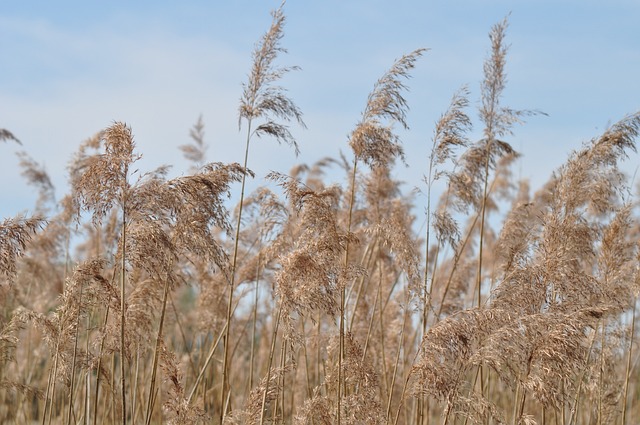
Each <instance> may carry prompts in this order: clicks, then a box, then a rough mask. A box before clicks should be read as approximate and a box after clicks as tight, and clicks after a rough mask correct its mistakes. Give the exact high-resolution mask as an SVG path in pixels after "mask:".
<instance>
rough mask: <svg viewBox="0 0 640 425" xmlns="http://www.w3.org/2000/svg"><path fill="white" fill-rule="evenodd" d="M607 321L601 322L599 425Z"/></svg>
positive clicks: (599, 420)
mask: <svg viewBox="0 0 640 425" xmlns="http://www.w3.org/2000/svg"><path fill="white" fill-rule="evenodd" d="M604 325H605V323H604V320H603V321H602V322H601V329H602V331H601V334H600V378H599V381H600V385H599V386H598V387H599V388H598V425H602V387H603V385H604V340H605V327H604Z"/></svg>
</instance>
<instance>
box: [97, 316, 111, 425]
mask: <svg viewBox="0 0 640 425" xmlns="http://www.w3.org/2000/svg"><path fill="white" fill-rule="evenodd" d="M108 319H109V305H108V304H107V311H106V313H105V315H104V323H103V325H102V327H103V328H105V327H106V326H107V320H108ZM104 340H105V338H104V336H103V338H102V341H100V354H99V355H98V367H97V372H96V374H97V375H98V376H96V395H95V398H96V401H95V403H94V405H93V425H96V424H97V421H98V395H99V394H100V377H101V373H100V370H101V368H102V354H103V352H104ZM105 410H106V409H105Z"/></svg>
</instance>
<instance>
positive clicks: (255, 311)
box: [249, 247, 262, 390]
mask: <svg viewBox="0 0 640 425" xmlns="http://www.w3.org/2000/svg"><path fill="white" fill-rule="evenodd" d="M258 252H260V247H258ZM261 259H262V258H261V254H258V264H257V266H256V268H257V270H256V291H255V293H256V297H255V299H254V300H253V312H252V316H253V325H252V329H251V355H250V358H249V390H251V388H253V374H254V371H253V368H254V363H255V351H256V330H257V329H256V327H257V326H256V325H257V321H258V298H259V293H260V286H259V282H260V262H261Z"/></svg>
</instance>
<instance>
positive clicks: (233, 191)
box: [0, 8, 640, 425]
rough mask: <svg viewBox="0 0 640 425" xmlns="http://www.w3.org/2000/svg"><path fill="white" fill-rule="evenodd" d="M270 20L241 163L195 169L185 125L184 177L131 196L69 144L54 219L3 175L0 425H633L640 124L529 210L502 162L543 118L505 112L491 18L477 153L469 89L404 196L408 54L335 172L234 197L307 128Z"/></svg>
mask: <svg viewBox="0 0 640 425" xmlns="http://www.w3.org/2000/svg"><path fill="white" fill-rule="evenodd" d="M272 16H273V22H272V25H271V27H270V29H269V30H268V31H267V32H266V33H265V35H264V36H263V38H262V39H261V40H260V41H259V42H258V43H257V45H256V47H255V51H254V52H253V67H252V69H251V71H250V73H249V76H248V81H247V82H246V83H245V84H244V86H243V92H242V94H241V98H240V107H239V122H240V128H241V134H242V135H243V136H242V138H243V140H244V143H246V154H245V157H244V160H243V163H242V164H239V163H234V164H222V163H207V162H206V143H205V140H204V124H203V122H202V120H198V122H197V123H196V124H195V125H194V127H193V128H192V130H191V139H192V141H191V142H189V144H187V145H184V146H180V149H181V150H182V151H183V153H184V155H185V157H186V158H187V159H188V160H190V161H191V164H192V167H191V169H190V170H189V172H188V173H185V174H183V175H182V176H180V177H177V178H169V177H168V167H162V168H159V169H157V170H153V171H150V172H146V173H140V172H139V171H137V169H136V168H137V167H136V165H135V163H136V161H137V160H138V159H139V158H140V155H139V154H138V153H137V152H136V148H135V143H134V138H133V135H132V130H131V128H130V127H128V126H127V125H125V124H124V123H120V122H116V123H113V124H112V125H111V126H110V127H108V128H106V129H105V130H103V131H100V132H99V133H97V134H96V135H95V136H94V137H92V138H90V139H88V140H87V141H85V142H84V143H83V144H82V145H81V146H80V148H79V150H78V152H77V154H75V156H74V157H73V159H72V160H71V161H70V163H69V167H68V175H69V187H70V191H69V194H68V195H66V196H64V197H63V198H61V199H55V197H54V188H53V185H52V183H51V180H50V179H49V177H48V175H47V173H46V172H45V170H44V169H43V167H42V166H40V165H39V164H38V163H37V162H36V161H34V160H33V159H32V158H31V157H30V156H29V155H27V154H26V153H21V154H19V160H20V165H21V167H22V170H23V176H24V177H25V178H26V179H27V180H28V182H29V183H30V184H32V185H34V186H35V187H36V188H37V190H38V193H39V198H38V201H37V204H36V205H35V207H34V211H35V213H34V215H31V216H26V215H21V216H17V217H12V218H6V219H4V220H3V221H2V222H0V299H1V300H2V302H1V306H2V307H1V308H2V310H1V313H2V314H1V315H0V422H2V423H17V424H32V423H33V424H38V423H39V424H42V425H48V424H67V425H69V424H123V425H124V424H156V423H170V424H194V423H213V424H220V423H222V424H260V425H263V424H300V425H302V424H305V425H329V424H338V425H340V424H342V425H347V424H392V425H396V424H420V425H423V424H436V423H442V424H467V423H470V424H514V425H515V424H528V425H530V424H556V425H560V424H561V425H570V424H598V425H602V424H634V423H638V422H639V421H640V379H639V377H640V371H639V370H638V357H639V354H638V353H639V350H638V346H637V345H638V344H637V341H638V338H637V336H636V334H637V331H636V329H635V326H634V325H635V318H636V316H637V315H638V313H637V311H636V306H637V304H638V301H637V298H638V292H639V289H640V261H639V260H640V257H639V253H640V250H639V249H638V243H639V242H640V226H639V225H638V224H639V222H638V215H637V212H638V211H637V206H638V204H637V199H636V198H634V196H633V191H632V188H631V186H632V182H631V181H630V180H629V179H628V178H627V176H625V174H624V173H622V172H621V171H620V168H619V163H620V161H621V160H623V159H624V158H625V157H626V155H627V153H628V152H630V151H633V150H634V149H635V145H634V141H635V139H636V137H637V136H638V131H639V130H640V113H635V114H632V115H628V116H626V117H623V118H622V120H620V121H619V122H617V123H615V124H613V125H611V126H610V127H609V128H608V129H607V130H606V131H604V133H603V134H601V135H599V136H597V137H595V138H593V139H592V140H590V141H589V142H587V143H585V144H584V146H582V147H581V148H580V149H579V150H576V151H574V152H573V153H572V154H571V155H570V156H569V157H568V159H567V161H566V163H565V164H564V165H562V166H561V167H560V168H559V169H557V170H556V171H555V172H554V173H553V175H552V176H551V177H550V179H549V180H548V182H547V183H546V184H545V185H544V186H543V187H541V188H540V189H539V190H537V191H536V192H534V193H531V190H530V188H529V186H528V184H527V182H526V181H517V180H516V179H515V178H514V177H513V175H512V174H511V171H510V170H511V167H512V166H513V164H514V162H515V161H516V160H517V158H518V153H517V152H516V151H515V150H514V149H513V148H512V146H511V144H509V143H508V142H506V141H505V139H508V138H510V137H512V136H513V134H512V131H513V127H514V126H515V125H517V124H519V123H521V122H522V121H523V120H524V119H525V118H526V117H527V116H531V115H536V114H538V113H537V112H536V111H526V110H514V109H511V108H509V107H505V106H504V105H502V104H501V100H502V97H503V96H502V95H503V91H504V89H505V81H506V77H505V59H506V54H507V48H506V45H505V42H504V36H505V31H506V28H507V21H506V20H505V21H502V22H500V23H498V24H496V25H495V26H494V27H493V28H492V29H491V31H490V34H489V39H490V41H491V46H490V51H489V54H488V55H487V59H486V62H485V65H484V79H483V81H482V83H481V86H480V102H479V111H478V112H479V117H480V120H479V124H480V127H481V128H482V131H481V135H480V137H478V138H476V139H475V140H474V138H472V133H473V128H472V125H473V123H472V120H471V118H470V117H469V115H468V114H469V104H470V101H469V98H470V91H469V89H468V88H466V87H462V88H461V89H460V90H459V91H458V92H457V93H455V94H454V96H453V98H452V100H451V103H450V105H449V106H448V108H447V109H446V112H444V113H443V114H442V116H441V118H440V119H439V120H438V121H437V122H436V123H435V129H434V132H433V134H432V136H431V137H428V136H427V137H426V138H425V139H427V140H428V143H429V144H430V145H431V146H432V148H431V151H430V152H431V153H430V155H429V157H428V158H425V170H424V181H423V182H422V183H421V186H420V187H421V189H422V190H421V194H420V195H419V196H416V195H415V193H403V191H402V190H401V189H402V186H401V184H400V183H399V182H398V181H396V180H394V178H393V172H392V170H393V167H394V165H395V164H396V162H398V161H399V162H401V161H403V147H402V144H401V141H400V139H399V137H398V135H397V133H396V132H395V130H394V129H395V128H397V127H404V128H406V127H407V115H406V113H407V110H408V105H407V103H406V101H405V98H404V97H403V94H404V93H405V91H406V89H407V87H406V83H407V78H408V77H409V76H410V71H411V70H412V69H413V68H414V66H415V65H416V62H417V60H418V59H419V58H420V56H421V55H423V53H425V51H424V50H423V49H419V50H416V51H413V52H411V53H409V54H407V55H404V56H402V57H401V58H400V59H399V60H397V61H396V62H395V63H394V64H393V65H392V66H391V68H389V70H388V71H386V73H384V74H383V75H382V77H381V78H380V79H379V80H378V81H377V82H375V83H374V85H373V90H372V91H371V94H370V95H369V97H368V98H367V99H366V103H365V106H364V110H363V112H362V116H361V119H360V120H359V122H358V123H357V125H356V126H355V128H354V129H353V131H352V132H351V134H350V136H349V147H350V151H349V153H348V154H345V155H341V156H339V158H338V159H332V158H328V159H325V160H322V161H320V162H318V163H316V164H313V165H310V166H308V165H299V166H296V167H294V168H293V169H292V170H291V171H289V172H288V173H287V174H285V173H278V172H272V173H271V174H269V175H268V176H266V181H267V182H268V184H267V185H266V186H265V187H262V188H259V189H257V190H255V191H253V192H251V193H245V182H246V181H247V179H251V178H253V177H254V174H253V173H252V172H251V171H250V163H251V158H250V155H249V154H250V146H251V144H252V143H255V142H256V141H257V139H259V138H260V139H267V140H261V141H260V143H270V141H269V140H268V139H275V140H276V141H278V142H284V143H285V144H288V145H290V146H291V147H292V148H293V149H295V150H296V151H297V150H298V144H297V141H296V140H295V139H294V137H293V136H292V133H291V132H290V127H289V126H290V125H301V126H304V122H303V120H302V113H301V111H300V109H299V108H298V107H297V105H296V104H295V103H294V101H293V100H292V99H291V98H289V97H288V94H287V92H286V91H285V90H284V89H283V88H282V87H281V86H280V85H278V84H279V82H280V81H281V80H282V79H283V77H285V75H286V74H287V73H288V72H290V71H293V70H296V67H280V66H278V65H277V64H276V60H277V59H278V57H279V55H280V54H281V53H283V52H284V49H283V47H282V46H281V42H282V38H283V34H284V33H283V25H284V21H285V17H284V14H283V11H282V8H280V9H278V10H276V11H275V12H273V14H272ZM0 139H1V140H2V141H4V142H6V143H4V148H5V149H6V148H7V144H8V143H19V141H18V140H17V138H16V137H15V136H14V135H13V134H12V133H11V132H9V131H8V130H1V131H0ZM2 147H3V146H2V145H0V148H2ZM327 173H331V174H332V175H344V184H342V185H341V184H331V185H329V184H326V183H325V181H326V180H327V179H326V176H327ZM260 177H265V176H260ZM247 192H248V191H247ZM436 194H438V196H437V199H432V198H435V197H436V196H435V195H436ZM232 195H234V196H233V198H234V199H237V198H238V195H239V199H240V202H239V203H238V204H237V205H235V207H233V208H231V207H230V205H229V204H230V203H231V201H230V200H229V199H230V198H231V197H232ZM416 205H417V206H418V207H420V208H419V209H422V208H424V210H425V215H424V216H421V215H420V214H418V217H420V218H421V220H422V218H424V220H426V225H424V226H422V227H420V226H419V225H417V224H419V222H418V223H416V216H415V215H414V211H415V209H416V208H415V207H416ZM418 228H420V230H417V229H418Z"/></svg>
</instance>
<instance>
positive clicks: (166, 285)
mask: <svg viewBox="0 0 640 425" xmlns="http://www.w3.org/2000/svg"><path fill="white" fill-rule="evenodd" d="M168 293H169V280H168V279H166V280H165V282H164V292H163V294H162V312H161V313H160V325H159V327H158V335H157V337H156V347H155V349H154V351H153V366H152V367H151V388H150V389H149V399H148V401H147V413H146V416H145V417H146V419H145V423H146V424H147V425H149V423H151V416H152V413H153V412H152V410H151V401H152V400H151V398H152V397H151V396H152V394H153V391H154V389H155V386H156V375H157V370H158V357H159V355H160V353H159V351H160V341H162V329H163V327H164V316H165V312H166V310H167V297H168Z"/></svg>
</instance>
